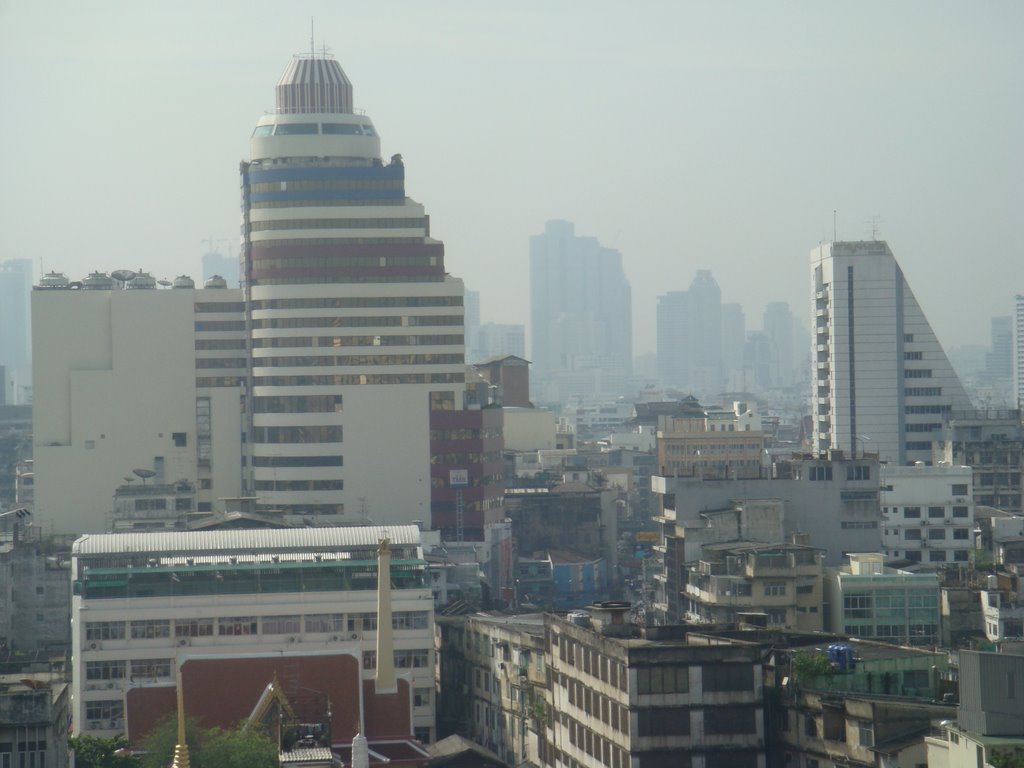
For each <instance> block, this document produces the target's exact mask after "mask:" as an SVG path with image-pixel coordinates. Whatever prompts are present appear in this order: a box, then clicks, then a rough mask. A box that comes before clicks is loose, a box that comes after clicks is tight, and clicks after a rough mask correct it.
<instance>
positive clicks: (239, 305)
mask: <svg viewBox="0 0 1024 768" xmlns="http://www.w3.org/2000/svg"><path fill="white" fill-rule="evenodd" d="M195 310H196V313H200V312H234V313H235V314H241V313H242V312H244V311H245V303H244V302H241V301H197V302H196V304H195Z"/></svg>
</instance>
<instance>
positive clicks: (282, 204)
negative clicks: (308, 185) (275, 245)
mask: <svg viewBox="0 0 1024 768" xmlns="http://www.w3.org/2000/svg"><path fill="white" fill-rule="evenodd" d="M385 192H386V193H387V194H388V195H389V196H388V197H383V198H372V197H362V196H360V197H352V196H343V195H339V196H336V197H335V196H332V197H327V198H324V199H316V200H313V199H305V200H303V199H301V198H296V197H292V196H290V195H289V196H288V197H287V199H285V200H252V201H250V203H249V208H251V209H252V210H257V209H260V208H317V207H319V208H337V207H338V206H339V205H342V204H343V205H344V206H345V207H346V208H348V207H350V206H353V205H367V206H376V205H393V206H402V205H405V197H404V195H403V194H402V192H403V190H395V191H394V192H387V191H386V190H385Z"/></svg>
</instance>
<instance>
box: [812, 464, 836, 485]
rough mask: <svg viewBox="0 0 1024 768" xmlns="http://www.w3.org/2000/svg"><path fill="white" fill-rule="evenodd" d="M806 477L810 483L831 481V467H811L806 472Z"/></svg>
mask: <svg viewBox="0 0 1024 768" xmlns="http://www.w3.org/2000/svg"><path fill="white" fill-rule="evenodd" d="M807 476H808V478H809V479H810V480H812V481H821V480H831V479H832V467H831V466H813V467H810V469H809V470H808V473H807Z"/></svg>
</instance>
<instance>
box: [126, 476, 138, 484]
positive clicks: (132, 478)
mask: <svg viewBox="0 0 1024 768" xmlns="http://www.w3.org/2000/svg"><path fill="white" fill-rule="evenodd" d="M124 481H125V482H126V483H134V482H135V478H134V477H126V478H124Z"/></svg>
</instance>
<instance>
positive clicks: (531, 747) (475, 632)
mask: <svg viewBox="0 0 1024 768" xmlns="http://www.w3.org/2000/svg"><path fill="white" fill-rule="evenodd" d="M435 637H436V644H435V648H436V651H437V658H438V674H437V677H438V691H439V697H438V702H437V708H438V735H439V736H443V735H445V734H449V733H456V732H458V733H463V734H465V735H467V736H468V737H469V738H471V739H472V740H473V741H475V742H476V743H477V744H480V745H482V746H484V747H487V748H488V749H491V750H493V751H494V752H495V753H496V754H498V755H499V756H500V757H501V758H502V759H504V760H505V762H506V763H507V764H508V765H520V764H522V763H524V762H526V761H529V762H532V763H533V764H534V765H537V764H539V763H538V757H539V755H538V750H539V744H540V739H539V734H540V732H542V731H543V728H544V720H545V718H544V707H545V697H546V689H547V681H546V673H547V663H546V658H545V639H544V615H543V614H539V613H531V614H519V615H516V616H497V615H489V614H482V613H481V614H475V615H472V616H458V617H444V618H439V619H438V621H437V631H436V635H435Z"/></svg>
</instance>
